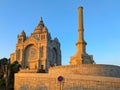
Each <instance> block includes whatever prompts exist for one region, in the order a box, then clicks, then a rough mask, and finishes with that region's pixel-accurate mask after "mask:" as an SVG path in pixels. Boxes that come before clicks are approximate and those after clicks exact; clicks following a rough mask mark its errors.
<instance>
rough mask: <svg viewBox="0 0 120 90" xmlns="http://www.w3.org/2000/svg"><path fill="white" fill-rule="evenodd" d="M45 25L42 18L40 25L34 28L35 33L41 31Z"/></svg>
mask: <svg viewBox="0 0 120 90" xmlns="http://www.w3.org/2000/svg"><path fill="white" fill-rule="evenodd" d="M43 27H44V23H43V20H42V18H41V19H40V22H39V24H38V26H37V27H36V28H35V30H34V33H41V31H42V29H43Z"/></svg>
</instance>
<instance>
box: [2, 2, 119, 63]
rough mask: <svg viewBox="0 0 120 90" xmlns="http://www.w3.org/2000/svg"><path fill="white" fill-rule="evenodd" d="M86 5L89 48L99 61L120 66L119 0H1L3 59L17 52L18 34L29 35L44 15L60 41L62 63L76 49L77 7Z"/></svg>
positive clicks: (87, 49)
mask: <svg viewBox="0 0 120 90" xmlns="http://www.w3.org/2000/svg"><path fill="white" fill-rule="evenodd" d="M79 6H83V10H84V11H83V12H84V30H85V33H84V35H85V37H84V38H85V41H86V42H87V47H86V51H87V53H88V54H93V55H94V60H95V61H96V63H97V64H114V65H120V0H0V58H3V57H7V58H9V56H10V53H12V52H14V51H15V46H16V43H17V35H18V34H19V33H20V32H21V31H22V30H24V31H25V32H26V34H27V36H29V35H30V33H32V32H33V31H34V29H35V27H36V26H37V24H38V22H39V20H40V17H42V18H43V21H44V24H45V25H46V26H47V28H48V30H49V32H50V33H51V36H52V38H53V39H54V38H55V37H58V39H59V41H60V43H61V51H62V63H63V64H64V65H66V64H69V61H70V57H71V56H73V55H74V54H75V52H76V46H75V43H76V42H77V38H78V36H77V35H78V34H77V30H78V28H77V27H78V7H79Z"/></svg>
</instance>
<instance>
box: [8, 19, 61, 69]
mask: <svg viewBox="0 0 120 90" xmlns="http://www.w3.org/2000/svg"><path fill="white" fill-rule="evenodd" d="M17 39H18V42H17V44H16V50H15V52H14V53H12V54H11V55H10V60H11V63H13V62H14V61H18V62H19V64H21V66H22V68H29V69H41V68H42V69H44V70H47V69H48V68H49V67H50V66H51V65H56V66H59V65H61V50H60V42H59V40H58V39H57V38H55V39H54V40H52V39H51V35H50V33H49V32H48V29H47V27H46V26H45V25H44V23H43V20H42V18H41V19H40V22H39V23H38V25H37V27H36V28H35V30H34V32H33V33H31V35H30V36H29V37H27V36H26V33H25V31H24V30H23V31H22V32H21V33H20V34H19V35H18V37H17Z"/></svg>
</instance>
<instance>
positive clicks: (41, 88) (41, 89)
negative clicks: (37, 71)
mask: <svg viewBox="0 0 120 90" xmlns="http://www.w3.org/2000/svg"><path fill="white" fill-rule="evenodd" d="M20 90H48V89H47V87H46V86H45V85H38V86H36V87H29V85H22V86H21V87H20Z"/></svg>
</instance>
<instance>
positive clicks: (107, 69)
mask: <svg viewBox="0 0 120 90" xmlns="http://www.w3.org/2000/svg"><path fill="white" fill-rule="evenodd" d="M49 73H50V74H56V73H57V74H63V73H64V74H77V75H90V76H105V77H118V78H120V66H114V65H102V64H81V65H68V66H57V67H52V68H50V69H49Z"/></svg>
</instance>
